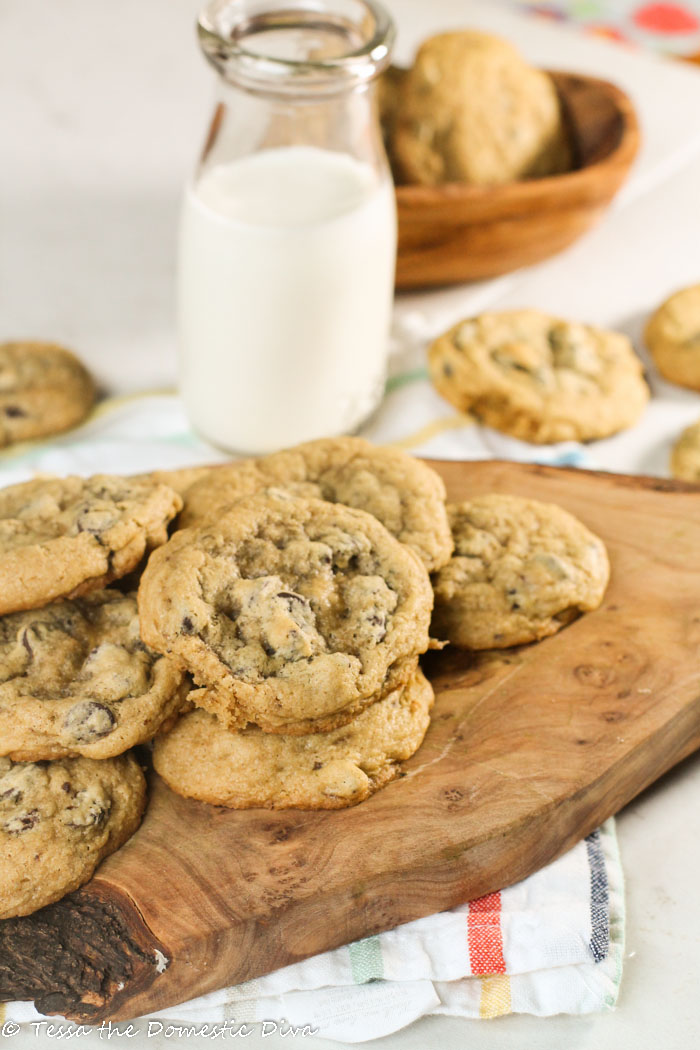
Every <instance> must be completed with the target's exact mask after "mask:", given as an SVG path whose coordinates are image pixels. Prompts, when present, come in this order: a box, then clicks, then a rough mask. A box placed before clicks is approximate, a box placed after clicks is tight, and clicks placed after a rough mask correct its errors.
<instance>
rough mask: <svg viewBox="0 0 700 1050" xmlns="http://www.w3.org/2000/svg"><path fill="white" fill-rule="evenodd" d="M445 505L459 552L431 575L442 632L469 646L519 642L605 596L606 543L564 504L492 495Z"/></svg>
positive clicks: (594, 606) (437, 623)
mask: <svg viewBox="0 0 700 1050" xmlns="http://www.w3.org/2000/svg"><path fill="white" fill-rule="evenodd" d="M448 511H449V515H450V521H451V524H452V533H453V535H454V539H455V553H454V555H453V556H452V559H451V561H450V563H449V564H448V565H446V566H445V567H444V568H442V569H440V571H439V572H438V573H436V575H435V577H434V579H433V586H434V590H435V613H434V615H433V624H432V629H433V632H434V633H435V635H436V636H437V637H438V638H443V639H448V640H449V641H450V642H452V644H453V645H456V646H459V647H461V648H464V649H504V648H507V647H508V646H511V645H522V644H524V643H526V642H534V641H537V640H538V639H540V638H546V637H547V636H548V635H550V634H554V633H555V632H556V631H558V630H559V628H560V627H563V626H564V625H565V624H567V623H569V622H570V621H571V620H573V619H575V618H576V617H577V616H578V614H579V613H580V612H588V611H590V610H592V609H597V608H598V606H599V605H600V603H601V601H602V600H603V595H604V593H605V588H606V586H607V583H608V577H609V575H610V565H609V562H608V556H607V552H606V550H605V546H604V544H603V542H602V541H601V540H599V539H598V537H597V536H594V535H593V533H592V532H590V531H589V530H588V529H587V528H586V526H585V525H583V524H582V523H581V522H580V521H578V519H577V518H575V517H573V515H571V514H569V513H568V512H567V511H565V510H562V508H561V507H557V506H555V505H554V504H551V503H539V502H538V501H536V500H527V499H519V498H517V497H515V496H504V495H496V494H494V495H487V496H479V497H478V498H476V499H473V500H467V501H465V502H464V503H453V504H450V505H448Z"/></svg>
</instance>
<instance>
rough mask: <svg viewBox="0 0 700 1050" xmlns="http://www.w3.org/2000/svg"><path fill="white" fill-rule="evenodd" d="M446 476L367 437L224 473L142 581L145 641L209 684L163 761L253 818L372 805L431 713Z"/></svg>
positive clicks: (173, 774) (168, 741) (196, 787)
mask: <svg viewBox="0 0 700 1050" xmlns="http://www.w3.org/2000/svg"><path fill="white" fill-rule="evenodd" d="M444 498H445V493H444V488H443V485H442V482H441V480H440V478H439V477H438V476H437V475H436V474H435V473H434V472H433V471H432V470H430V468H429V467H427V466H425V465H424V464H422V463H420V462H418V461H416V460H413V459H412V458H411V457H409V456H407V455H405V454H404V453H402V452H399V451H397V450H392V449H380V448H374V447H373V446H371V445H370V444H369V443H368V442H365V441H363V440H361V439H359V438H338V439H329V440H323V441H316V442H311V443H309V444H306V445H302V446H299V447H297V448H296V449H292V450H289V451H286V452H282V453H279V454H277V455H273V456H268V457H265V458H264V459H260V460H255V461H246V462H244V463H240V464H231V465H230V466H228V467H222V468H217V469H216V470H215V471H213V472H212V474H211V475H210V476H209V477H205V478H203V479H201V480H200V481H198V482H197V483H196V484H195V485H193V486H192V488H190V490H189V491H188V493H187V496H186V500H185V508H184V511H183V514H182V517H181V521H182V523H183V524H184V525H185V526H186V527H185V528H183V529H182V530H181V531H179V532H176V533H175V535H174V536H173V537H172V539H171V540H170V541H169V542H168V543H167V544H165V546H164V547H162V548H161V549H160V550H159V551H157V552H156V553H155V554H154V555H153V556H152V557H151V559H150V561H149V563H148V566H147V568H146V570H145V572H144V574H143V577H142V579H141V584H140V587H139V613H140V618H141V631H142V637H143V639H144V641H145V642H146V644H147V645H148V646H149V647H150V648H152V649H155V650H156V651H158V652H161V653H163V654H164V655H166V656H168V657H169V658H171V659H174V660H175V661H177V663H178V664H179V666H180V667H182V668H183V669H186V670H187V671H189V672H190V674H191V675H192V676H193V678H194V680H195V683H196V684H197V686H198V688H197V689H195V690H193V692H192V693H190V697H189V699H190V701H191V702H192V704H193V705H194V707H193V710H192V711H191V712H190V713H188V714H186V715H185V716H184V717H183V718H182V719H181V720H180V721H179V722H178V723H177V725H176V726H175V728H174V729H173V730H172V731H170V732H168V733H166V734H161V735H160V736H159V738H158V739H157V741H156V744H155V749H154V765H155V768H156V769H157V770H158V772H159V773H160V774H161V775H162V776H163V778H164V779H165V780H166V781H167V782H168V784H169V785H170V786H171V787H172V788H173V789H174V790H175V791H178V792H180V793H181V794H183V795H186V796H189V797H194V798H198V799H202V800H204V801H206V802H210V803H214V804H217V805H225V806H232V807H236V808H245V807H250V806H265V807H270V808H283V807H287V806H297V807H303V808H311V809H320V808H323V809H331V808H340V807H342V806H348V805H352V804H354V803H356V802H359V801H361V800H362V799H364V798H366V797H367V796H368V795H369V794H371V793H372V792H373V791H376V790H377V788H379V787H381V786H382V785H383V784H385V783H387V782H388V781H389V780H391V779H392V778H393V777H395V776H396V775H397V774H398V772H399V770H400V766H399V763H400V762H401V761H402V760H404V759H406V758H408V757H409V756H410V755H412V754H413V753H414V752H415V751H416V750H417V748H418V747H419V745H420V743H421V741H422V739H423V736H424V734H425V731H426V729H427V726H428V721H429V712H430V708H431V706H432V702H433V693H432V689H431V687H430V685H429V684H428V682H427V681H426V679H425V678H424V676H423V674H422V672H421V671H420V670H419V668H418V657H419V655H420V654H421V653H423V652H425V650H426V649H427V648H428V647H429V645H430V637H429V627H430V619H431V612H432V605H433V592H432V587H431V582H430V576H429V571H430V570H436V569H438V568H440V567H441V566H442V565H444V564H446V562H447V561H448V560H449V557H450V554H451V551H452V539H451V535H450V529H449V523H448V521H447V515H446V509H445V502H444Z"/></svg>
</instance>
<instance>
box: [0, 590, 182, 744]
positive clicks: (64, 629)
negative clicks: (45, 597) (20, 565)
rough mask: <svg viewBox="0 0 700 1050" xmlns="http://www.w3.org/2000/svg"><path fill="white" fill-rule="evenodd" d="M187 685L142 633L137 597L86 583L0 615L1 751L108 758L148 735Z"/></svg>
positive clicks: (170, 712) (177, 708)
mask: <svg viewBox="0 0 700 1050" xmlns="http://www.w3.org/2000/svg"><path fill="white" fill-rule="evenodd" d="M188 691H189V684H188V681H187V679H186V676H185V675H184V674H183V672H182V671H181V670H180V668H179V666H178V665H177V664H176V663H175V662H174V661H173V660H171V659H169V658H168V657H166V656H161V655H160V654H159V653H155V652H153V651H152V650H149V649H148V648H147V647H146V646H145V645H144V644H143V642H142V641H141V637H140V633H139V619H138V611H137V608H136V596H135V595H124V594H121V593H120V592H119V591H117V590H102V591H94V592H93V593H92V594H87V595H85V596H84V597H82V598H75V599H73V600H72V601H67V600H62V601H57V602H52V603H50V604H49V605H46V606H44V607H43V608H42V609H33V610H30V611H28V612H20V613H9V614H8V615H7V616H2V617H0V756H4V755H9V756H10V758H13V759H16V760H18V761H38V760H40V759H52V758H63V757H75V756H78V755H84V756H86V757H88V758H111V757H113V756H114V755H119V754H122V752H124V751H127V750H128V749H129V748H131V747H133V746H134V745H136V744H141V743H144V742H145V741H146V740H150V739H151V737H153V736H154V735H155V733H156V731H157V730H158V729H159V728H160V727H161V726H162V725H163V723H164V722H166V721H167V720H168V719H170V718H172V717H173V716H174V715H176V714H177V713H178V712H179V711H180V709H181V707H182V705H183V703H184V701H185V698H186V696H187V693H188Z"/></svg>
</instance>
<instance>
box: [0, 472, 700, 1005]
mask: <svg viewBox="0 0 700 1050" xmlns="http://www.w3.org/2000/svg"><path fill="white" fill-rule="evenodd" d="M435 466H436V467H437V469H438V470H439V471H440V473H441V474H442V475H443V477H444V478H445V481H446V482H447V487H448V491H449V495H450V497H451V498H462V497H466V496H469V495H472V494H476V493H482V492H488V491H499V492H509V493H514V494H517V495H521V496H531V497H534V498H537V499H542V500H550V501H553V502H556V503H559V504H561V505H562V506H563V507H565V508H567V509H568V510H570V511H573V513H574V514H576V515H578V516H579V517H580V518H581V519H582V520H583V521H584V522H585V523H586V524H587V525H589V526H590V527H591V528H592V529H593V530H594V531H595V532H597V533H599V534H600V535H601V536H602V537H603V539H604V540H605V542H606V543H607V545H608V549H609V552H610V555H611V561H612V567H613V571H612V579H611V582H610V587H609V590H608V593H607V596H606V599H605V602H604V605H603V606H602V608H601V609H600V610H598V611H597V612H595V613H591V614H589V615H587V616H584V617H582V618H581V619H579V620H577V621H576V622H575V623H573V624H571V625H570V626H569V627H567V628H566V629H565V630H563V631H561V633H560V634H558V635H556V636H554V637H553V638H549V639H547V640H546V641H544V642H541V643H540V644H538V645H533V646H525V647H522V648H520V649H518V650H510V651H505V652H503V653H501V654H496V655H483V656H482V657H478V658H473V657H470V656H468V655H467V654H464V653H458V652H452V653H450V652H449V651H446V652H444V653H440V654H437V653H436V654H432V655H431V657H430V659H429V660H427V661H426V668H427V671H428V673H429V675H430V677H431V678H432V681H433V683H434V686H435V690H436V694H437V702H436V705H435V709H434V718H433V723H432V725H431V728H430V730H429V732H428V735H427V737H426V740H425V743H424V744H423V746H422V748H421V749H420V751H419V752H418V753H417V754H416V755H415V756H414V758H413V759H411V761H410V762H408V763H407V764H406V774H405V776H404V777H403V778H402V779H399V780H397V781H395V782H394V783H392V784H390V785H389V786H388V787H387V788H385V789H384V790H382V791H380V792H379V793H378V794H377V795H375V796H374V797H373V798H371V799H369V800H368V801H366V802H364V803H362V804H361V805H359V806H357V807H355V808H354V809H350V810H339V811H335V812H325V813H310V812H295V811H288V812H280V813H273V812H268V811H263V810H248V811H245V812H231V811H227V810H224V809H219V808H215V807H210V806H207V805H204V804H202V803H198V802H193V801H186V800H185V799H181V798H179V797H178V796H177V795H174V794H172V793H171V792H170V791H169V790H168V789H167V788H166V787H165V786H164V784H163V783H162V782H161V781H160V780H159V779H158V778H157V777H155V776H154V777H153V778H152V797H151V803H150V808H149V810H148V813H147V816H146V819H145V820H144V823H143V825H142V827H141V829H140V830H139V832H138V833H137V834H136V835H135V836H134V837H133V839H131V841H130V842H129V843H128V844H127V845H126V846H125V847H124V848H123V849H121V850H120V851H119V852H118V853H117V854H115V855H114V856H112V857H110V858H109V859H108V860H107V861H106V862H105V863H104V864H103V865H102V866H101V867H100V869H99V872H98V874H97V876H96V877H95V878H94V879H93V880H92V881H91V882H90V883H88V885H87V886H85V887H83V888H82V889H81V890H79V891H78V892H77V893H74V894H72V895H71V896H70V897H68V898H66V899H65V900H64V901H61V902H59V903H58V904H55V905H52V906H51V907H49V908H45V909H43V911H41V912H39V913H37V914H36V915H34V916H30V917H28V918H24V919H9V920H6V921H5V922H3V923H0V999H3V998H4V999H12V998H19V999H29V998H32V999H36V1001H37V1006H38V1008H39V1009H40V1010H42V1011H44V1012H46V1013H63V1014H66V1015H67V1016H68V1017H70V1018H74V1019H76V1020H84V1021H91V1022H94V1021H100V1020H102V1019H114V1020H117V1019H126V1018H131V1017H134V1016H137V1015H140V1014H143V1013H146V1012H150V1011H153V1010H159V1009H163V1008H165V1007H167V1006H170V1005H171V1004H174V1003H177V1002H179V1001H181V1000H183V999H187V998H190V997H192V996H196V995H200V994H202V993H204V992H208V991H211V990H212V989H215V988H219V987H222V986H224V985H226V984H229V983H234V982H238V981H244V980H247V979H249V978H252V977H255V976H256V975H259V974H263V973H266V972H268V971H270V970H273V969H275V968H277V967H279V966H284V965H285V964H287V963H291V962H294V961H297V960H299V959H303V958H304V957H305V956H308V955H311V954H313V953H316V952H321V951H324V950H325V949H328V948H333V947H336V946H337V945H340V944H343V943H346V942H348V941H351V940H353V939H355V938H359V937H362V936H365V935H369V934H373V933H376V932H378V931H380V930H385V929H387V928H389V927H392V926H395V925H397V924H398V923H402V922H407V921H409V920H411V919H416V918H418V917H420V916H423V915H427V914H429V913H431V912H435V911H438V910H440V909H445V908H448V907H451V906H453V905H455V904H457V903H459V902H462V901H465V900H467V899H470V898H473V897H477V896H480V895H481V894H484V893H486V892H489V891H491V890H495V889H500V888H501V887H503V886H506V885H508V884H510V883H513V882H515V881H517V880H518V879H522V878H524V877H525V876H526V875H529V874H530V873H531V872H533V871H535V870H536V869H537V868H539V867H541V866H542V865H544V864H546V863H547V862H548V861H550V860H552V859H553V858H554V857H556V856H557V855H559V854H560V853H562V852H563V851H564V850H566V849H568V848H569V847H570V846H572V845H573V844H574V843H575V842H576V841H577V840H578V839H580V838H581V837H582V836H584V835H586V834H588V833H589V832H590V831H591V830H592V829H594V828H595V827H597V826H598V825H599V824H600V823H601V821H603V820H604V819H605V818H606V817H608V816H610V815H611V814H612V813H616V812H617V811H618V810H619V809H620V808H621V807H622V806H624V805H625V803H627V802H628V801H629V800H630V799H631V798H633V797H634V796H635V795H636V794H637V793H638V792H640V791H641V790H642V789H643V788H644V787H646V786H647V785H648V784H650V783H651V782H652V781H653V780H655V779H656V778H657V777H658V776H660V775H661V774H662V773H663V772H664V771H665V770H667V769H668V768H669V767H670V766H672V765H673V764H674V763H676V762H678V761H679V760H680V759H682V758H683V757H684V756H686V755H688V754H689V753H690V752H691V751H693V750H694V749H695V748H697V747H698V746H700V489H694V488H693V487H692V486H684V485H681V484H678V483H673V482H664V481H659V480H654V479H648V478H647V479H645V478H628V477H620V476H613V475H605V474H592V473H588V472H584V471H573V470H562V469H555V468H547V467H539V466H523V465H518V464H512V463H498V462H495V463H494V462H491V463H437V464H435Z"/></svg>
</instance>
